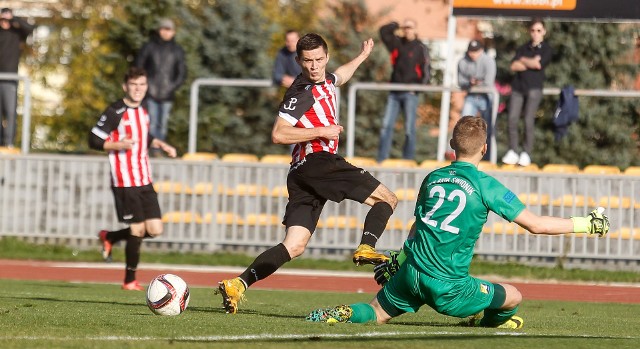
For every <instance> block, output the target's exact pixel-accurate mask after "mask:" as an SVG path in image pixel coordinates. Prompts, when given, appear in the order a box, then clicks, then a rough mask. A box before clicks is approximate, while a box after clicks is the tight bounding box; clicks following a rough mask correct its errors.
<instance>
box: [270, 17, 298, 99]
mask: <svg viewBox="0 0 640 349" xmlns="http://www.w3.org/2000/svg"><path fill="white" fill-rule="evenodd" d="M299 39H300V34H298V32H297V31H295V30H287V32H286V34H285V35H284V47H282V48H281V49H280V50H279V51H278V54H277V55H276V60H275V64H274V66H273V74H272V79H273V83H274V84H275V85H278V86H281V87H284V88H289V86H291V84H292V83H293V80H294V79H295V78H296V76H298V75H300V73H301V72H302V69H301V68H300V65H299V64H298V63H297V62H296V44H297V43H298V40H299Z"/></svg>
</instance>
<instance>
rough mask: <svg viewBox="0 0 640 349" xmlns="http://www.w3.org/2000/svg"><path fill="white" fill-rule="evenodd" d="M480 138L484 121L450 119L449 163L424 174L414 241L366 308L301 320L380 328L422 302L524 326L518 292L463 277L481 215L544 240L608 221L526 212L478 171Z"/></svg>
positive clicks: (481, 321)
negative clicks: (373, 324) (451, 159)
mask: <svg viewBox="0 0 640 349" xmlns="http://www.w3.org/2000/svg"><path fill="white" fill-rule="evenodd" d="M486 137H487V123H486V122H485V121H484V120H483V119H482V117H480V116H465V117H462V118H461V119H460V120H459V121H458V123H457V124H456V126H455V127H454V129H453V139H452V140H451V147H452V148H453V149H454V150H455V152H456V157H457V161H454V162H453V163H452V164H451V165H449V166H446V167H443V168H440V169H437V170H435V171H433V172H431V173H429V174H428V175H427V176H426V177H425V179H424V181H423V182H422V185H421V186H420V192H419V193H418V199H417V201H416V208H415V212H414V213H415V217H416V222H415V223H414V225H413V227H412V228H411V233H410V235H414V236H413V237H412V238H410V239H408V240H407V242H405V245H404V247H403V250H402V252H401V253H400V256H401V258H398V259H397V266H395V267H394V269H396V270H395V271H392V270H389V269H387V275H386V276H387V280H383V281H388V282H386V283H384V282H380V280H379V278H376V281H378V283H384V287H383V288H382V289H381V290H380V291H379V292H378V294H377V296H376V297H375V298H374V299H373V300H372V301H371V302H370V303H369V304H366V303H356V304H351V305H339V306H337V307H334V308H328V309H317V310H314V311H312V312H311V313H310V314H309V316H307V320H309V321H317V322H328V323H331V322H353V323H365V322H377V323H380V324H383V323H386V322H387V321H389V320H390V319H392V318H394V317H396V316H399V315H402V314H404V313H407V312H411V313H414V312H416V311H418V309H419V308H420V307H421V306H423V305H428V306H429V307H431V308H433V309H434V310H435V311H437V312H438V313H441V314H444V315H449V316H455V317H460V318H464V317H467V316H473V315H477V316H473V317H472V323H471V325H473V326H482V327H497V328H507V329H519V328H522V326H523V323H524V321H523V320H522V318H521V317H519V316H517V315H516V312H517V310H518V305H519V304H520V302H521V301H522V295H521V294H520V292H519V291H518V289H517V288H515V287H514V286H513V285H509V284H506V283H491V282H489V281H485V280H482V279H479V278H475V277H473V276H471V275H469V266H470V264H471V259H472V258H473V250H474V247H475V244H476V241H477V240H478V238H479V237H480V234H481V233H482V227H483V225H484V224H485V223H486V222H487V217H488V215H489V212H494V213H496V214H497V215H498V216H500V217H502V218H504V219H506V220H508V221H510V222H515V223H516V224H518V225H519V226H521V227H523V228H525V229H526V230H528V231H529V232H531V233H533V234H545V235H558V234H565V233H587V234H598V235H600V236H603V235H605V234H607V233H608V232H609V219H608V218H607V216H605V215H603V214H602V212H603V211H604V209H603V208H601V207H600V208H598V209H596V210H594V211H593V212H591V213H590V214H589V215H587V216H585V217H572V218H570V219H569V218H559V217H551V216H538V215H536V214H535V213H533V212H531V211H529V210H528V209H527V208H526V207H525V205H524V204H523V203H522V202H521V201H520V200H519V199H518V197H517V196H516V195H515V194H514V193H513V192H511V191H510V190H509V189H507V188H506V187H505V186H504V185H502V184H501V183H500V182H498V180H496V179H495V178H493V177H491V176H489V175H487V174H485V173H484V172H481V171H479V170H478V163H479V162H480V160H481V159H482V157H483V156H484V154H486V152H487V144H486V139H487V138H486ZM393 259H395V258H392V261H391V262H385V263H387V264H389V263H392V262H393ZM376 268H377V266H376ZM394 273H395V275H393V276H390V274H394ZM377 274H378V273H376V275H377ZM377 276H378V275H377ZM480 313H483V315H484V316H482V317H480V316H479V314H480Z"/></svg>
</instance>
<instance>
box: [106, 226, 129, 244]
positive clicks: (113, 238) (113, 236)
mask: <svg viewBox="0 0 640 349" xmlns="http://www.w3.org/2000/svg"><path fill="white" fill-rule="evenodd" d="M130 235H131V228H129V227H126V228H124V229H120V230H116V231H110V232H108V233H107V240H109V241H110V242H111V243H112V244H115V243H116V242H118V241H120V240H125V239H128V238H129V236H130Z"/></svg>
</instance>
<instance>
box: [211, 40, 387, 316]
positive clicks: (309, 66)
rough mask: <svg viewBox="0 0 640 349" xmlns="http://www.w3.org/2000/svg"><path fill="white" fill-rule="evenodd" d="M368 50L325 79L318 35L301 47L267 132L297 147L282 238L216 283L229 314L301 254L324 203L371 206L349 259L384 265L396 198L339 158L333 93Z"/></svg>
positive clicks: (325, 56) (323, 47)
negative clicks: (296, 70) (384, 241)
mask: <svg viewBox="0 0 640 349" xmlns="http://www.w3.org/2000/svg"><path fill="white" fill-rule="evenodd" d="M372 49H373V40H372V39H368V40H366V41H364V42H363V44H362V50H361V52H360V54H358V56H356V57H355V58H354V59H353V60H352V61H350V62H349V63H346V64H344V65H342V66H340V67H339V68H338V69H336V71H335V73H333V74H330V73H327V72H326V66H327V63H328V62H329V53H328V49H327V43H326V42H325V40H324V39H323V38H322V37H321V36H320V35H318V34H315V33H309V34H306V35H304V36H303V37H302V38H300V40H298V43H297V46H296V51H297V55H298V56H297V57H296V60H297V62H298V64H299V65H300V67H301V68H302V73H301V74H300V75H298V76H297V77H296V79H295V80H294V82H293V84H292V85H291V86H290V87H289V89H288V90H287V92H286V93H285V96H284V99H283V101H282V103H281V104H280V109H279V112H278V117H277V118H276V121H275V124H274V126H273V131H272V139H273V142H274V143H276V144H294V147H293V151H292V154H291V155H292V163H291V169H290V170H289V175H288V176H287V189H288V191H289V202H288V203H287V208H286V212H285V214H284V218H283V224H284V225H285V227H286V236H285V238H284V241H283V242H282V243H281V244H278V245H277V246H274V247H272V248H271V249H269V250H267V251H265V252H263V253H262V254H261V255H259V256H258V257H257V258H256V259H255V260H254V261H253V263H252V264H251V265H250V266H249V267H248V268H247V269H246V270H245V271H244V272H243V273H242V274H240V275H239V276H238V277H236V278H233V279H229V280H222V281H221V282H220V285H219V287H218V291H219V292H220V293H221V295H222V302H223V305H224V307H225V309H226V311H227V312H228V313H236V311H237V309H238V302H239V301H240V300H241V299H242V298H243V294H244V291H245V290H246V288H247V287H249V286H251V285H252V284H253V283H254V282H256V281H258V280H262V279H264V278H266V277H268V276H269V275H271V274H272V273H273V272H275V271H276V270H277V269H278V268H280V267H281V266H282V265H283V264H284V263H286V262H288V261H290V260H291V259H292V258H295V257H298V256H300V255H301V254H302V253H303V252H304V250H305V247H306V246H307V243H308V242H309V239H311V234H313V232H314V230H315V229H316V225H317V223H318V218H319V217H320V213H321V212H322V208H323V207H324V204H325V203H326V201H327V200H332V201H335V202H340V201H342V200H344V199H350V200H354V201H358V202H361V203H364V204H367V205H369V206H371V210H370V211H369V213H368V214H367V217H366V219H365V221H364V231H363V233H362V239H361V242H360V246H358V249H357V250H356V252H355V253H354V254H353V261H354V263H356V264H364V263H370V264H378V263H380V262H382V261H385V260H387V259H388V257H387V256H385V255H383V254H380V253H377V252H376V250H375V245H376V242H377V240H378V238H379V237H380V236H381V235H382V233H383V231H384V228H385V226H386V224H387V221H388V220H389V217H390V216H391V214H392V213H393V210H394V209H395V207H396V204H397V202H398V201H397V198H396V196H395V195H394V194H393V193H392V192H391V191H390V190H389V189H388V188H387V187H385V186H384V185H382V184H381V183H380V182H379V181H378V180H377V179H375V178H374V177H373V176H372V175H371V174H370V173H369V172H367V171H365V170H363V169H361V168H358V167H355V166H353V165H351V164H349V163H348V162H346V161H345V159H343V158H342V157H341V156H339V155H338V154H337V151H338V139H339V135H340V133H341V132H342V126H340V124H339V122H338V101H337V97H336V87H337V86H340V85H343V84H344V83H346V82H347V81H349V79H350V78H351V77H352V76H353V73H354V72H355V71H356V69H357V68H358V66H360V64H361V63H362V62H364V61H365V60H366V59H367V57H369V54H370V53H371V50H372Z"/></svg>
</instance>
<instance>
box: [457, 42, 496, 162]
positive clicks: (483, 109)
mask: <svg viewBox="0 0 640 349" xmlns="http://www.w3.org/2000/svg"><path fill="white" fill-rule="evenodd" d="M495 80H496V60H495V59H494V58H493V57H491V56H489V55H488V54H486V53H485V51H484V46H483V45H482V43H481V42H480V41H478V40H471V42H469V47H468V48H467V53H466V54H465V55H464V57H463V58H462V59H460V61H459V62H458V85H460V88H462V89H463V90H466V91H467V95H466V96H465V97H464V104H463V106H462V116H468V115H476V114H477V113H478V112H479V113H480V115H481V116H482V118H483V119H484V121H485V122H486V123H487V125H488V126H487V147H488V150H487V153H486V154H485V155H484V157H483V160H489V154H491V136H492V135H493V130H494V126H495V125H493V122H492V118H491V114H492V113H491V112H492V108H491V102H492V98H491V94H489V93H477V92H476V93H474V92H469V90H470V89H471V88H473V87H493V85H494V82H495Z"/></svg>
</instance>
